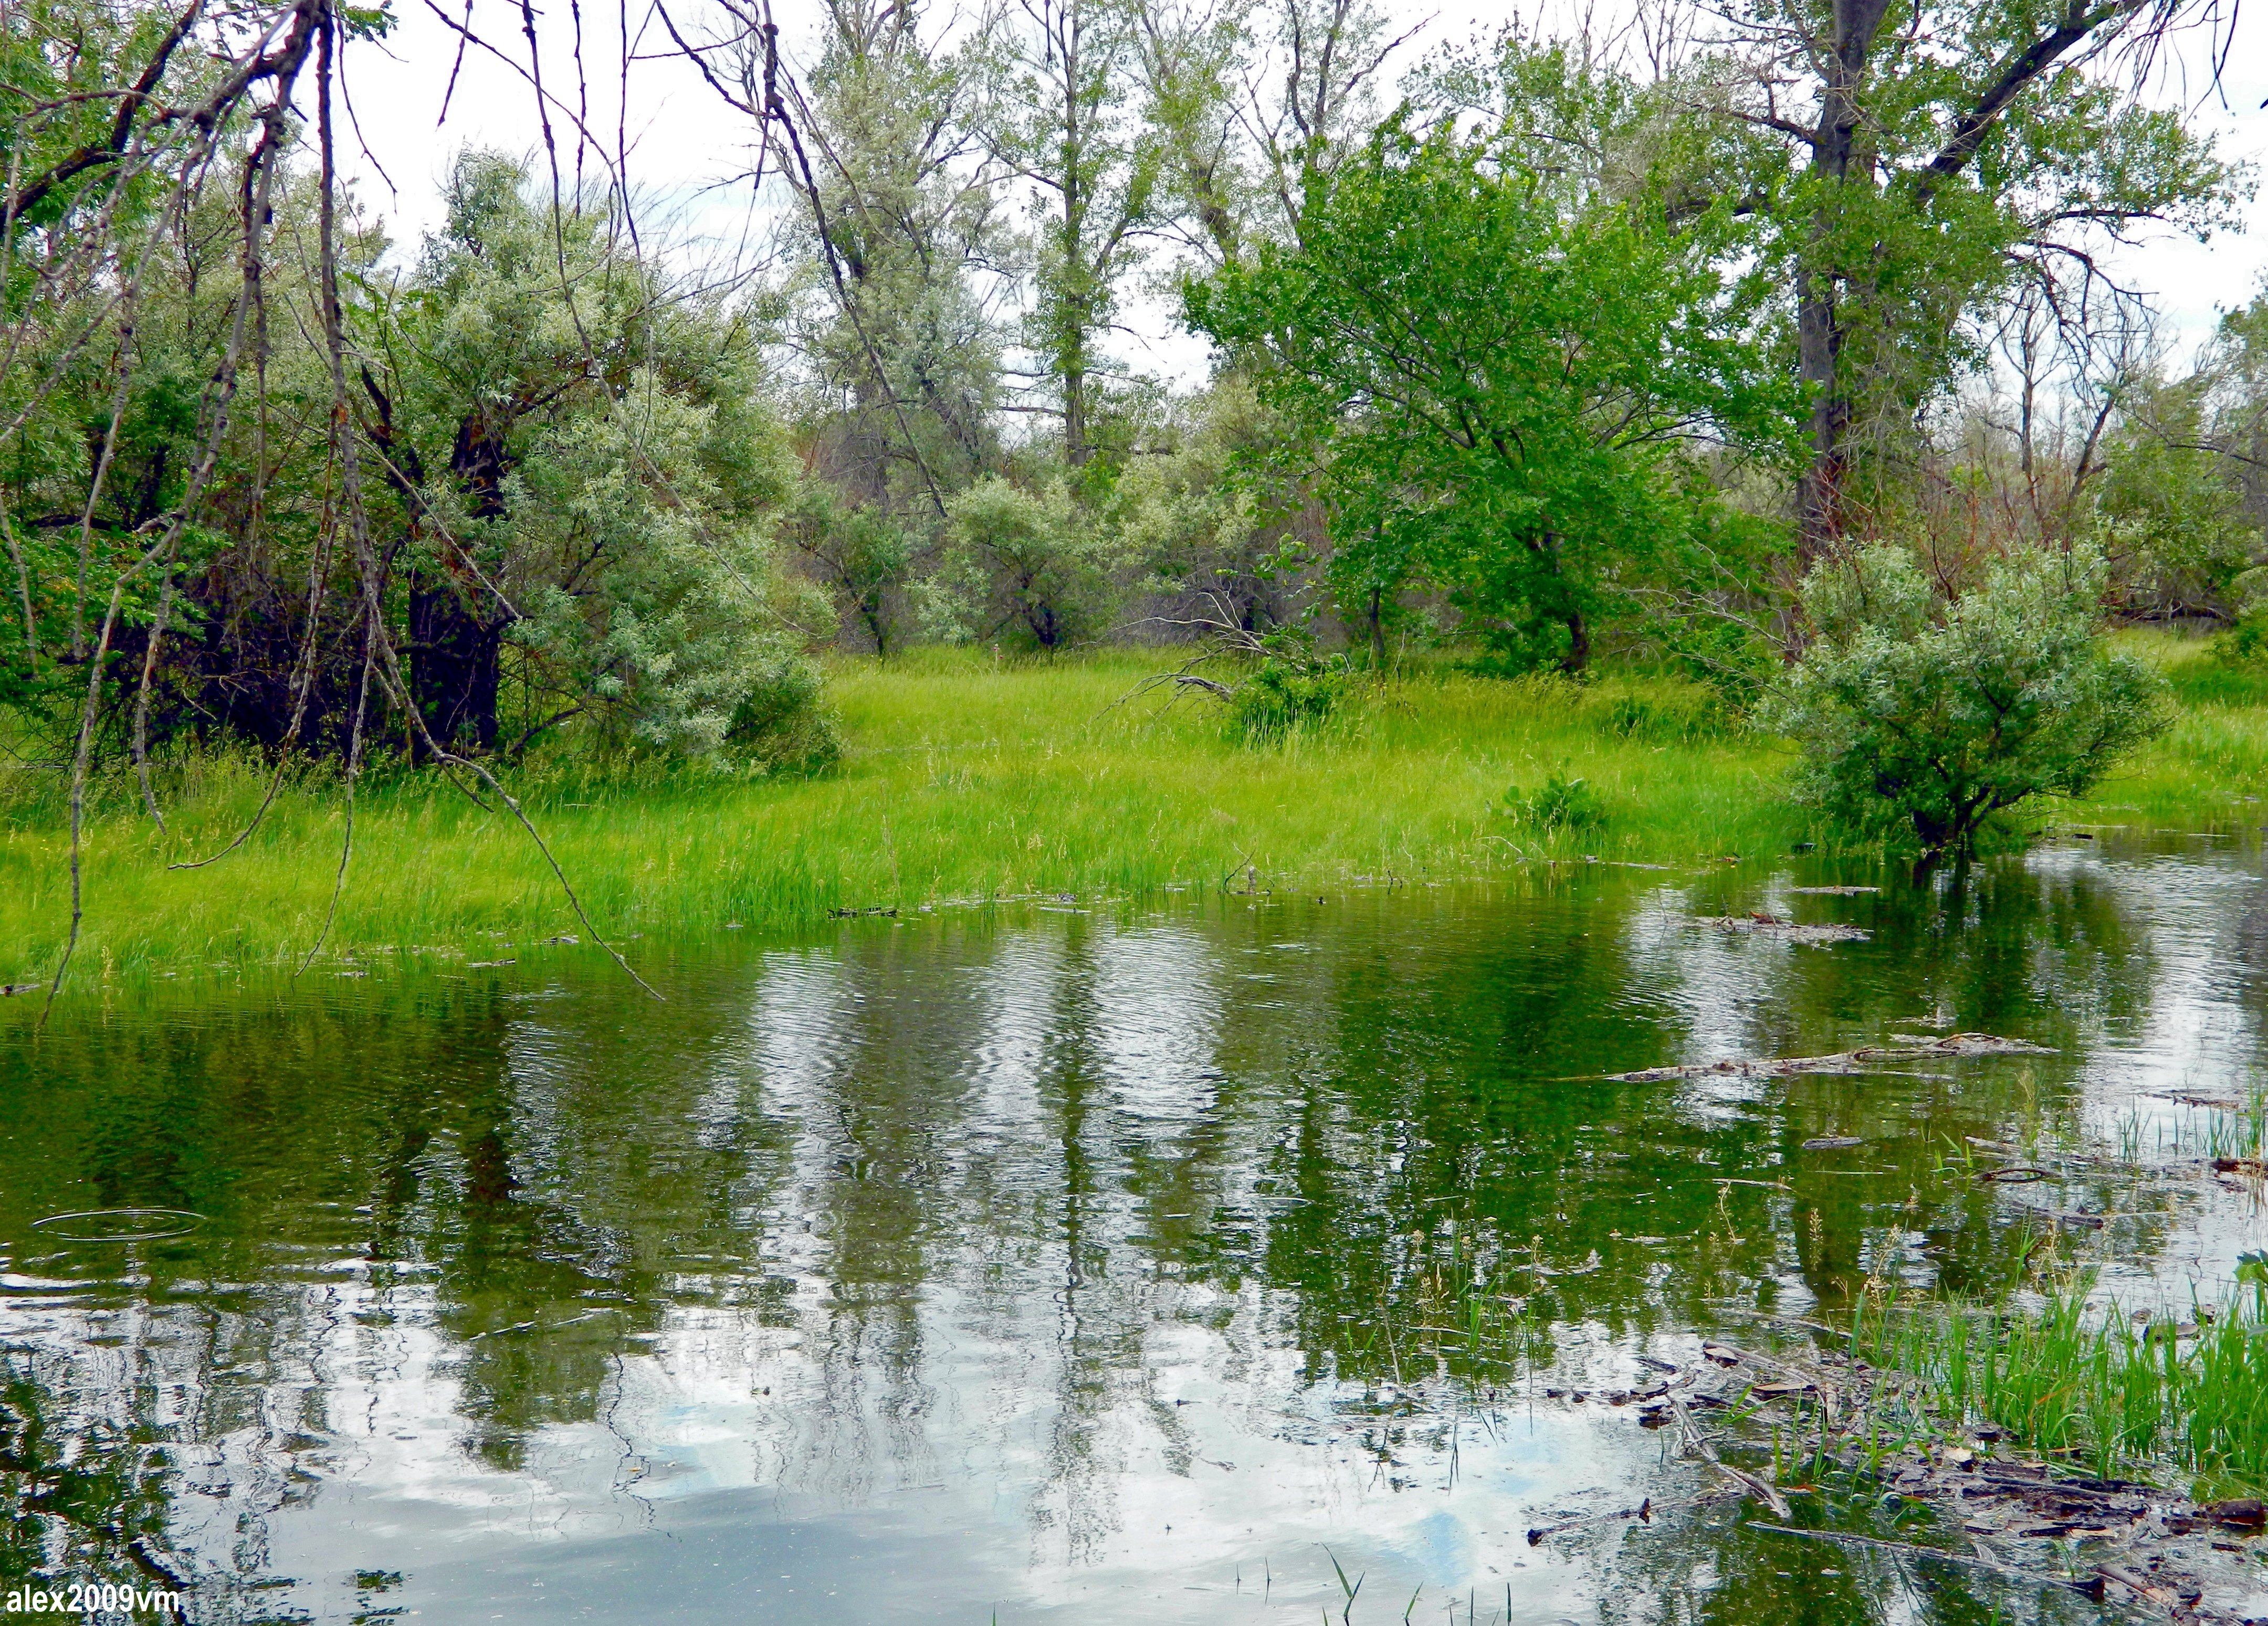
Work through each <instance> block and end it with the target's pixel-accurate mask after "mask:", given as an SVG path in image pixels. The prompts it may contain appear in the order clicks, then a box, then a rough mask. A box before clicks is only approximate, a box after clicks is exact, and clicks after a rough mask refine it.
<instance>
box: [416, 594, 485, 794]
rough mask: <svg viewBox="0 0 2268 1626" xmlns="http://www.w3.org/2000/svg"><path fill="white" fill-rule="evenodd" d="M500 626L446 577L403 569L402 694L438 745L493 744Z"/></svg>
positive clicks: (479, 747)
mask: <svg viewBox="0 0 2268 1626" xmlns="http://www.w3.org/2000/svg"><path fill="white" fill-rule="evenodd" d="M507 624H508V621H507V619H506V618H505V617H504V616H503V615H501V614H497V615H492V616H487V617H483V616H482V615H481V614H478V613H477V612H476V611H475V609H474V608H473V607H471V606H469V605H468V604H467V603H466V601H465V596H464V594H463V592H461V591H460V589H459V586H458V585H457V583H456V582H455V581H454V580H453V579H451V578H449V577H448V576H446V575H432V574H429V573H427V572H426V571H423V570H413V571H412V572H411V573H410V577H409V644H410V650H411V658H410V664H409V692H410V698H411V700H413V701H414V702H415V703H416V706H417V710H418V713H419V715H420V716H422V717H424V719H425V726H426V728H427V729H428V730H430V731H431V733H432V736H433V738H434V739H436V740H437V741H438V742H439V743H440V744H441V745H443V746H445V747H458V746H469V747H472V748H474V749H475V750H478V751H482V752H487V751H493V750H494V749H495V748H496V742H497V697H498V695H499V694H500V693H501V691H502V689H503V687H504V628H505V626H506V625H507Z"/></svg>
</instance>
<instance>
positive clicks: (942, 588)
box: [921, 477, 1118, 655]
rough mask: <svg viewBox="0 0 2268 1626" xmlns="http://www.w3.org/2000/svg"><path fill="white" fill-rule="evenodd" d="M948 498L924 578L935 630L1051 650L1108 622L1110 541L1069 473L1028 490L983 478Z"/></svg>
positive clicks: (1081, 639)
mask: <svg viewBox="0 0 2268 1626" xmlns="http://www.w3.org/2000/svg"><path fill="white" fill-rule="evenodd" d="M952 508H953V524H952V526H951V529H950V532H949V533H948V535H947V539H946V549H945V554H944V557H943V558H942V559H941V560H940V562H939V570H938V572H937V574H936V575H934V576H933V577H932V578H930V579H929V580H928V581H926V582H924V583H923V584H922V586H921V598H922V619H923V621H924V624H925V627H926V629H927V630H928V631H929V632H930V633H931V634H932V636H938V637H942V638H944V639H946V641H948V642H950V643H965V642H968V640H970V639H976V640H980V641H981V640H986V639H992V638H1005V639H1007V640H1010V641H1012V642H1013V643H1017V644H1023V645H1025V646H1027V647H1028V648H1032V649H1036V650H1041V651H1045V652H1046V653H1048V654H1050V655H1052V654H1054V653H1055V652H1056V651H1057V650H1060V649H1064V648H1068V647H1070V646H1071V645H1073V644H1084V643H1086V642H1088V641H1090V640H1092V639H1094V638H1096V637H1098V636H1101V634H1102V633H1103V632H1104V631H1106V630H1107V629H1108V628H1109V625H1110V622H1111V618H1112V615H1113V614H1114V613H1115V612H1116V607H1117V586H1116V579H1115V571H1116V567H1117V563H1118V557H1117V546H1116V540H1115V539H1114V537H1113V536H1112V534H1111V533H1110V531H1109V528H1108V526H1106V525H1105V524H1104V523H1103V521H1102V520H1101V518H1100V517H1099V516H1097V515H1096V514H1095V513H1094V511H1092V510H1090V509H1089V508H1087V507H1086V505H1085V504H1082V503H1081V502H1080V501H1079V498H1078V497H1077V496H1076V495H1075V494H1074V493H1073V492H1072V490H1071V486H1070V485H1069V483H1068V482H1065V481H1064V480H1063V479H1060V478H1057V479H1056V480H1053V481H1050V482H1048V483H1047V484H1046V485H1044V486H1042V487H1041V488H1040V489H1037V490H1030V489H1025V488H1024V487H1021V486H1018V485H1014V484H1012V483H1011V482H1008V481H1006V480H1003V479H999V478H998V477H995V478H992V479H989V480H980V481H978V482H976V484H975V485H973V486H971V487H969V488H968V489H967V490H966V491H963V492H962V493H961V495H960V496H958V497H954V499H953V504H952Z"/></svg>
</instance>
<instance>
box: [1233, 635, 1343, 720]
mask: <svg viewBox="0 0 2268 1626" xmlns="http://www.w3.org/2000/svg"><path fill="white" fill-rule="evenodd" d="M1345 694H1346V668H1345V666H1344V664H1343V663H1341V662H1339V661H1336V660H1328V661H1326V660H1317V659H1314V658H1298V657H1296V656H1295V657H1292V658H1286V657H1284V656H1280V655H1276V656H1270V657H1269V658H1267V659H1265V660H1263V661H1262V662H1261V663H1260V665H1259V666H1256V667H1255V668H1254V669H1253V671H1252V674H1251V675H1250V676H1249V677H1248V678H1246V679H1245V680H1244V681H1243V682H1241V683H1240V684H1238V685H1237V688H1236V693H1235V695H1234V697H1233V699H1231V700H1230V701H1229V703H1228V704H1229V714H1230V716H1231V717H1233V718H1234V719H1235V723H1236V727H1237V729H1238V731H1239V732H1241V733H1242V734H1243V736H1244V737H1245V739H1248V740H1269V739H1282V738H1283V737H1284V736H1285V735H1286V734H1288V733H1291V732H1292V731H1293V730H1295V729H1301V728H1310V727H1313V726H1314V725H1316V724H1319V723H1321V722H1322V721H1323V720H1324V719H1325V718H1327V717H1329V716H1330V715H1331V713H1332V712H1334V711H1336V710H1338V704H1339V702H1340V700H1341V699H1343V698H1344V695H1345Z"/></svg>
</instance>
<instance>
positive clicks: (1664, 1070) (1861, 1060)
mask: <svg viewBox="0 0 2268 1626" xmlns="http://www.w3.org/2000/svg"><path fill="white" fill-rule="evenodd" d="M1890 1038H1891V1040H1892V1042H1891V1043H1889V1044H1887V1045H1867V1046H1865V1047H1863V1048H1859V1049H1856V1050H1842V1051H1837V1053H1836V1054H1835V1055H1833V1056H1782V1057H1779V1058H1778V1059H1776V1060H1766V1059H1763V1058H1758V1057H1753V1056H1732V1057H1727V1059H1726V1060H1723V1061H1719V1062H1694V1063H1688V1064H1687V1065H1684V1066H1682V1067H1646V1068H1641V1069H1640V1070H1639V1071H1637V1072H1627V1073H1609V1074H1608V1075H1607V1078H1608V1080H1609V1082H1611V1083H1615V1084H1659V1083H1662V1082H1664V1081H1666V1080H1668V1079H1672V1078H1726V1077H1730V1078H1795V1077H1797V1076H1799V1075H1800V1074H1803V1073H1855V1072H1863V1071H1866V1070H1867V1068H1869V1067H1872V1066H1874V1065H1876V1064H1878V1063H1883V1062H1911V1061H1921V1060H1925V1059H1928V1058H1931V1057H1938V1056H2052V1055H2054V1054H2055V1052H2054V1051H2052V1050H2051V1049H2049V1048H2047V1047H2046V1046H2044V1045H2036V1044H2033V1043H2031V1042H2030V1041H2028V1040H2023V1039H2002V1038H1999V1037H1998V1036H1996V1035H1994V1034H1947V1035H1946V1036H1945V1037H1944V1038H1942V1039H1931V1038H1925V1037H1920V1036H1918V1035H1916V1034H1891V1035H1890Z"/></svg>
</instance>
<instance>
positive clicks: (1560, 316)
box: [1187, 118, 1793, 671]
mask: <svg viewBox="0 0 2268 1626" xmlns="http://www.w3.org/2000/svg"><path fill="white" fill-rule="evenodd" d="M1728 224H1730V216H1729V212H1726V213H1720V214H1719V215H1716V216H1713V217H1710V218H1709V219H1707V220H1703V221H1689V222H1686V223H1685V224H1683V229H1678V230H1673V229H1671V227H1670V225H1669V224H1668V221H1667V219H1666V218H1665V216H1664V212H1663V210H1661V208H1660V207H1659V206H1658V205H1653V204H1649V203H1647V202H1644V201H1636V202H1623V201H1619V200H1616V199H1615V198H1612V197H1610V196H1607V195H1602V194H1601V193H1600V192H1599V191H1597V190H1596V189H1594V188H1591V187H1590V186H1588V185H1587V184H1586V183H1585V181H1584V180H1583V179H1582V178H1581V177H1580V176H1572V175H1571V174H1569V173H1566V172H1556V173H1541V172H1538V171H1536V170H1533V169H1530V168H1528V167H1527V166H1526V165H1525V163H1524V162H1523V160H1522V158H1521V140H1520V136H1519V132H1518V131H1516V130H1513V129H1502V130H1493V131H1488V132H1485V133H1484V134H1482V135H1479V136H1465V135H1462V134H1460V133H1459V131H1458V130H1457V129H1456V128H1455V126H1454V124H1452V123H1450V122H1447V121H1444V122H1443V123H1441V124H1440V125H1437V126H1435V127H1433V128H1431V129H1424V130H1419V129H1412V128H1410V126H1409V124H1408V123H1407V122H1406V121H1403V120H1402V119H1399V118H1397V119H1395V120H1392V121H1388V123H1387V124H1386V125H1385V126H1384V127H1383V128H1382V129H1381V130H1380V131H1379V132H1378V133H1377V135H1376V136H1374V137H1373V140H1372V142H1371V143H1370V145H1369V146H1368V147H1367V148H1366V150H1365V151H1363V152H1362V153H1361V154H1359V156H1357V157H1353V158H1348V159H1347V160H1346V161H1344V163H1342V164H1341V165H1340V166H1338V167H1337V169H1335V170H1334V171H1332V172H1331V173H1329V174H1327V175H1325V174H1318V175H1315V176H1314V177H1311V179H1310V182H1309V187H1308V191H1307V199H1306V204H1305V209H1304V212H1303V216H1302V224H1301V228H1300V240H1299V242H1298V244H1297V246H1273V245H1270V246H1263V247H1262V248H1261V249H1260V250H1259V252H1258V253H1257V254H1256V255H1255V256H1253V257H1252V259H1250V260H1249V261H1246V262H1244V263H1241V264H1238V265H1233V266H1230V267H1228V268H1226V269H1224V270H1222V271H1220V272H1219V273H1217V274H1216V275H1215V276H1212V277H1211V278H1210V279H1208V280H1206V281H1204V282H1202V283H1195V284H1193V285H1192V286H1191V287H1190V288H1189V291H1188V296H1187V300H1188V311H1189V319H1190V320H1191V321H1192V322H1193V323H1194V324H1195V325H1196V326H1197V327H1199V328H1201V329H1202V330H1203V331H1204V332H1205V333H1207V334H1208V335H1211V337H1212V338H1213V339H1214V340H1215V341H1216V342H1218V343H1219V344H1220V345H1221V346H1222V348H1223V349H1225V350H1226V351H1228V352H1229V353H1230V354H1231V355H1232V356H1234V357H1239V358H1240V359H1241V360H1242V361H1243V362H1244V363H1246V364H1247V366H1248V372H1249V375H1250V377H1251V379H1252V381H1253V386H1254V388H1255V389H1256V392H1257V393H1258V395H1259V398H1260V400H1261V401H1262V402H1263V404H1265V405H1266V406H1267V407H1268V408H1270V409H1271V410H1272V411H1274V412H1275V413H1276V414H1277V415H1278V417H1279V418H1280V419H1281V421H1282V423H1283V424H1284V427H1285V433H1284V434H1283V435H1282V436H1281V437H1280V438H1279V439H1278V442H1277V455H1278V458H1279V460H1281V461H1282V463H1283V464H1284V466H1285V467H1289V468H1292V469H1293V470H1296V471H1298V472H1300V473H1307V472H1308V471H1309V470H1310V469H1312V472H1313V474H1314V477H1315V478H1316V479H1317V481H1318V482H1319V491H1320V494H1321V495H1322V497H1323V498H1324V499H1325V501H1326V502H1327V503H1328V504H1329V509H1330V511H1331V513H1332V517H1333V530H1334V535H1335V539H1336V541H1335V547H1334V550H1333V554H1332V558H1331V562H1330V567H1329V568H1330V571H1331V574H1332V578H1333V582H1334V585H1335V586H1336V587H1337V590H1338V592H1339V594H1340V597H1341V598H1342V600H1347V601H1352V602H1359V601H1361V600H1363V599H1366V598H1372V597H1373V596H1383V597H1386V598H1391V597H1393V596H1395V595H1396V594H1398V593H1399V592H1401V591H1403V589H1404V587H1406V586H1407V585H1410V584H1412V583H1425V584H1428V585H1433V586H1436V587H1438V588H1440V589H1441V590H1444V591H1446V592H1448V593H1449V594H1451V595H1452V596H1453V598H1454V601H1455V603H1456V604H1457V605H1458V606H1459V607H1461V608H1462V611H1463V613H1464V614H1465V617H1466V624H1467V626H1468V627H1469V628H1470V629H1474V630H1476V631H1477V632H1478V633H1479V634H1480V635H1481V636H1483V637H1484V638H1485V639H1486V640H1487V641H1488V642H1490V643H1491V644H1493V645H1494V646H1496V647H1497V648H1498V649H1499V651H1502V652H1503V653H1504V654H1506V656H1507V657H1509V658H1512V659H1513V661H1515V662H1516V663H1517V664H1520V665H1521V666H1535V665H1540V664H1545V663H1549V662H1555V661H1556V662H1557V664H1558V665H1560V666H1563V667H1565V669H1567V670H1569V671H1580V669H1582V667H1583V666H1585V665H1586V664H1587V661H1588V659H1589V658H1590V652H1591V647H1592V634H1593V628H1594V623H1595V622H1597V621H1598V619H1599V617H1600V616H1601V614H1602V613H1604V612H1605V611H1606V610H1607V609H1608V608H1609V606H1610V605H1612V604H1614V603H1615V602H1616V589H1617V588H1618V587H1621V586H1624V585H1629V584H1631V583H1632V582H1635V581H1638V580H1642V579H1644V578H1645V577H1646V573H1647V572H1648V571H1650V570H1653V571H1659V570H1662V569H1664V568H1665V567H1667V566H1668V564H1669V563H1670V562H1671V561H1673V560H1674V559H1675V558H1676V556H1677V553H1678V548H1679V544H1680V541H1681V539H1683V538H1686V537H1689V536H1690V535H1692V534H1693V533H1694V531H1695V527H1696V519H1697V514H1698V513H1699V512H1700V511H1702V510H1705V509H1706V508H1707V507H1708V506H1710V504H1711V500H1712V499H1711V498H1710V497H1709V495H1708V493H1707V492H1706V490H1705V488H1704V485H1703V483H1702V482H1701V481H1700V478H1699V475H1700V466H1699V464H1698V463H1697V460H1696V459H1695V458H1694V457H1693V456H1692V455H1691V453H1692V452H1694V450H1695V449H1696V448H1697V446H1698V445H1702V444H1703V443H1707V442H1725V441H1730V442H1734V443H1736V444H1739V445H1745V446H1749V447H1754V448H1756V449H1759V450H1765V451H1769V450H1770V449H1771V446H1772V445H1774V439H1775V437H1776V436H1779V435H1783V434H1785V432H1786V425H1787V423H1788V422H1789V417H1790V412H1791V408H1792V407H1793V396H1792V394H1791V393H1790V391H1789V390H1788V389H1787V387H1786V385H1785V383H1784V381H1783V380H1781V379H1779V378H1778V377H1777V376H1776V374H1775V373H1774V372H1773V370H1772V368H1771V364H1770V361H1769V357H1768V355H1767V352H1766V349H1765V347H1764V345H1763V344H1762V343H1760V342H1758V341H1757V340H1756V338H1755V337H1754V336H1753V335H1752V333H1751V332H1750V328H1749V323H1750V318H1751V315H1752V308H1753V307H1752V305H1751V302H1750V300H1749V298H1748V297H1747V295H1746V293H1745V292H1744V291H1742V289H1740V288H1739V287H1738V286H1736V285H1734V284H1732V283H1728V281H1727V277H1726V276H1725V274H1724V273H1723V271H1722V270H1721V269H1720V266H1719V256H1720V254H1721V253H1722V251H1723V249H1724V247H1725V244H1726V237H1725V228H1726V227H1727V225H1728Z"/></svg>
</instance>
